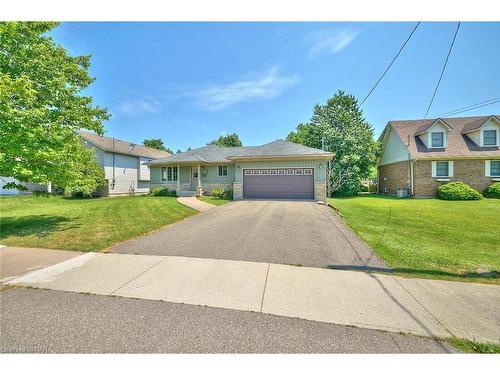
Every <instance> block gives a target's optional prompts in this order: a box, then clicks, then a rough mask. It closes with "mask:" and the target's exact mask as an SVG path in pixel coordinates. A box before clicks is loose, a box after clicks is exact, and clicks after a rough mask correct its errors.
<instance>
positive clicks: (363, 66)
mask: <svg viewBox="0 0 500 375" xmlns="http://www.w3.org/2000/svg"><path fill="white" fill-rule="evenodd" d="M414 25H415V23H343V22H342V23H338V22H337V23H63V24H62V25H61V26H60V27H58V28H57V29H55V30H54V31H53V33H52V35H53V37H54V39H55V40H56V41H57V42H58V43H61V44H62V45H64V46H65V47H66V48H67V49H68V50H69V52H70V54H73V55H76V54H88V53H90V54H92V67H91V69H90V73H91V74H92V75H93V76H94V77H96V81H95V83H94V84H92V86H91V87H89V88H88V89H87V90H86V93H87V94H90V95H92V96H93V97H94V100H95V103H97V104H99V105H101V106H104V107H107V108H108V109H109V110H110V112H111V114H112V118H111V120H110V121H108V122H106V124H105V128H106V135H108V136H114V137H117V138H121V139H125V140H129V141H133V142H137V143H140V142H142V141H143V140H144V139H145V138H157V137H160V138H162V139H163V140H164V142H165V144H166V145H167V146H169V147H171V148H172V149H173V150H174V151H175V150H177V149H181V150H185V149H186V148H187V147H192V148H195V147H200V146H203V145H205V144H206V143H207V142H209V141H210V140H212V139H215V138H218V137H219V136H220V135H221V134H227V133H232V132H236V133H238V134H239V136H240V138H241V139H242V141H243V143H244V144H245V145H257V144H262V143H266V142H270V141H273V140H275V139H278V138H285V137H286V135H287V134H288V133H289V132H290V131H291V130H293V129H294V127H295V126H296V125H297V124H298V123H300V122H305V121H307V120H308V119H309V118H310V116H311V112H312V108H313V106H314V105H315V104H316V103H323V102H325V101H326V99H327V98H329V97H331V96H332V95H333V94H334V93H335V92H336V91H337V90H339V89H342V90H344V91H346V92H348V93H351V94H354V95H355V96H356V97H357V98H358V99H360V100H361V99H362V98H363V97H364V96H365V95H366V94H367V93H368V91H369V90H370V87H371V86H372V85H373V84H374V82H375V81H376V80H377V79H378V77H379V76H380V74H381V73H382V72H383V71H384V69H385V67H386V66H387V64H388V63H389V61H390V60H391V59H392V57H393V56H394V54H395V53H396V51H397V50H398V49H399V47H400V46H401V45H402V43H403V42H404V40H405V39H406V38H407V36H408V34H409V32H410V31H411V29H412V28H413V26H414ZM455 27H456V23H422V24H421V25H420V27H419V28H418V29H417V31H416V33H415V34H414V36H413V38H412V39H411V40H410V42H409V43H408V45H407V46H406V48H405V50H404V51H403V52H402V54H401V55H400V56H399V58H398V60H397V61H396V63H395V64H394V65H393V67H392V68H391V70H390V71H389V73H388V74H387V76H386V77H385V78H384V80H383V81H382V82H381V84H380V85H379V86H378V87H377V89H376V90H375V91H374V93H373V94H372V95H371V96H370V98H369V99H368V100H367V101H366V103H365V104H364V105H363V110H364V114H365V116H366V118H367V120H368V121H369V122H370V123H371V124H372V125H373V126H374V128H375V133H376V135H377V136H378V135H379V134H380V132H381V131H382V129H383V127H384V126H385V124H386V123H387V121H388V120H391V119H412V118H422V117H423V115H424V114H425V110H426V108H427V105H428V102H429V100H430V96H431V95H432V91H433V89H434V86H435V85H436V82H437V79H438V77H439V74H440V71H441V68H442V64H443V61H444V58H445V57H446V53H447V50H448V47H449V43H450V41H451V38H452V36H453V32H454V30H455ZM499 45H500V23H462V26H461V28H460V32H459V34H458V36H457V40H456V43H455V46H454V49H453V52H452V54H451V57H450V61H449V64H448V67H447V70H446V72H445V75H444V77H443V80H442V82H441V86H440V89H439V91H438V93H437V96H436V99H435V101H434V104H433V106H432V108H431V110H430V113H429V115H430V116H432V115H439V114H441V113H443V112H448V111H451V110H454V109H457V108H461V107H464V106H467V105H470V104H474V103H478V102H481V101H484V100H488V99H491V98H496V97H500V74H499V71H500V49H499V48H498V46H499ZM493 113H495V114H499V113H500V103H497V104H494V105H492V106H489V107H485V108H480V109H477V110H475V111H471V112H467V113H464V114H460V115H458V116H467V115H476V114H493Z"/></svg>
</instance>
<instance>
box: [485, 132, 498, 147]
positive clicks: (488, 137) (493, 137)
mask: <svg viewBox="0 0 500 375" xmlns="http://www.w3.org/2000/svg"><path fill="white" fill-rule="evenodd" d="M496 145H497V131H496V130H485V131H483V146H496Z"/></svg>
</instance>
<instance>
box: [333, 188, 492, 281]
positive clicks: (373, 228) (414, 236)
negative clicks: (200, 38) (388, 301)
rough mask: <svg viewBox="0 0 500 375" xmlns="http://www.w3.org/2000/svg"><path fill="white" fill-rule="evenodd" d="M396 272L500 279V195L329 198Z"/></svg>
mask: <svg viewBox="0 0 500 375" xmlns="http://www.w3.org/2000/svg"><path fill="white" fill-rule="evenodd" d="M329 202H330V203H331V204H332V205H334V206H335V207H336V208H338V210H339V211H340V213H341V214H342V215H343V218H344V220H345V222H346V223H347V224H348V225H349V227H351V228H352V229H353V230H354V231H355V232H356V233H357V234H358V235H359V236H360V237H361V238H363V240H365V241H366V242H367V243H368V244H369V245H370V246H371V247H372V249H374V250H375V252H376V253H377V254H378V255H379V256H380V257H381V258H383V259H384V260H385V261H386V262H387V263H388V264H389V265H390V266H391V267H392V268H394V269H395V271H396V272H398V273H400V274H406V275H415V276H418V277H431V278H441V279H450V280H463V281H481V282H489V283H495V284H500V273H499V272H500V200H498V199H496V200H495V199H483V200H481V201H465V202H457V201H454V202H452V201H442V200H438V199H398V198H392V197H382V196H376V195H365V196H358V197H355V198H343V199H329Z"/></svg>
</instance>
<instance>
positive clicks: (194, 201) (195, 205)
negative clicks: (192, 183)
mask: <svg viewBox="0 0 500 375" xmlns="http://www.w3.org/2000/svg"><path fill="white" fill-rule="evenodd" d="M177 202H179V203H180V204H183V205H184V206H188V207H191V208H192V209H195V210H196V211H200V212H204V211H208V210H211V209H212V208H215V207H216V206H214V205H213V204H210V203H207V202H203V201H200V200H199V199H198V198H196V197H179V198H177Z"/></svg>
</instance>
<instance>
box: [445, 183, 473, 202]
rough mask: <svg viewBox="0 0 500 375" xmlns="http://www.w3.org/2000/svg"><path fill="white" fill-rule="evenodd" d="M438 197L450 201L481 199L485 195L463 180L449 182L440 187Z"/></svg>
mask: <svg viewBox="0 0 500 375" xmlns="http://www.w3.org/2000/svg"><path fill="white" fill-rule="evenodd" d="M438 198H439V199H444V200H449V201H468V200H479V199H482V198H483V196H482V195H481V194H480V193H479V192H478V191H476V190H474V189H473V188H471V187H470V186H469V185H467V184H465V183H463V182H449V183H447V184H443V185H441V186H440V187H439V188H438Z"/></svg>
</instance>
